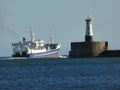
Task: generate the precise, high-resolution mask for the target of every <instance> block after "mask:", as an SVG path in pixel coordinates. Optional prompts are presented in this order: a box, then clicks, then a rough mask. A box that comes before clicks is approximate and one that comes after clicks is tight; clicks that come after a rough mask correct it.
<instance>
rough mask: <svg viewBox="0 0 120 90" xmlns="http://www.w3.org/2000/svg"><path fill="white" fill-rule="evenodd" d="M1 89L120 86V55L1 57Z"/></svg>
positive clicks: (111, 89)
mask: <svg viewBox="0 0 120 90" xmlns="http://www.w3.org/2000/svg"><path fill="white" fill-rule="evenodd" d="M0 90H120V58H117V57H116V58H77V59H70V58H64V59H25V58H22V59H19V58H16V59H13V58H0Z"/></svg>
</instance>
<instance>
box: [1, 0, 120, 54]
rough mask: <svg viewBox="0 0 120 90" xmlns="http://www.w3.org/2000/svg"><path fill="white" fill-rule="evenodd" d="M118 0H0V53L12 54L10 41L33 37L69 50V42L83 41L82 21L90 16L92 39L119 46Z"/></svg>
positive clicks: (119, 19)
mask: <svg viewBox="0 0 120 90" xmlns="http://www.w3.org/2000/svg"><path fill="white" fill-rule="evenodd" d="M119 8H120V0H0V31H1V33H0V42H1V45H0V51H1V52H0V56H8V55H9V56H10V55H11V54H12V47H11V43H12V42H18V41H20V40H21V39H22V37H26V39H27V40H30V32H29V25H32V30H33V32H35V33H36V38H38V39H42V40H45V42H46V43H47V42H50V35H51V33H53V36H54V40H55V42H59V43H60V44H61V45H62V47H61V50H60V53H61V54H68V52H69V50H70V42H79V41H84V35H85V21H84V19H85V18H86V17H87V16H88V15H90V16H92V17H93V32H94V40H107V41H108V42H109V49H120V42H119V38H120V30H119V29H120V27H119V26H120V23H119V21H120V18H119V16H120V10H119Z"/></svg>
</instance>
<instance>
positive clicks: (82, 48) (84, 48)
mask: <svg viewBox="0 0 120 90" xmlns="http://www.w3.org/2000/svg"><path fill="white" fill-rule="evenodd" d="M107 48H108V42H107V41H92V42H72V43H71V51H69V57H70V58H80V57H97V56H99V55H101V56H103V55H104V53H103V52H104V51H106V50H107ZM101 53H103V54H101ZM106 53H107V52H106Z"/></svg>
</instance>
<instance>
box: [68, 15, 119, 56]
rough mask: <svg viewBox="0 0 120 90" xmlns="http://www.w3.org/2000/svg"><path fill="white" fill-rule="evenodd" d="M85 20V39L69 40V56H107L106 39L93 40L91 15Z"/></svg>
mask: <svg viewBox="0 0 120 90" xmlns="http://www.w3.org/2000/svg"><path fill="white" fill-rule="evenodd" d="M85 21H86V34H85V41H83V42H71V50H70V51H69V57H70V58H81V57H85V58H86V57H100V56H107V55H108V51H107V48H108V41H95V40H94V41H93V29H92V21H93V20H92V18H91V17H87V18H86V19H85ZM110 55H111V54H110ZM114 55H115V54H114ZM114 55H112V56H114ZM119 55H120V54H119Z"/></svg>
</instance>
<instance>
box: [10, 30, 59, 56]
mask: <svg viewBox="0 0 120 90" xmlns="http://www.w3.org/2000/svg"><path fill="white" fill-rule="evenodd" d="M12 47H13V55H12V56H13V57H29V58H59V57H60V55H59V49H60V47H61V45H59V44H58V43H54V42H53V38H52V37H51V43H50V44H45V42H44V41H43V40H36V39H35V34H34V33H33V32H32V31H31V40H30V41H26V39H25V38H24V37H23V41H22V42H18V43H12Z"/></svg>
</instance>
